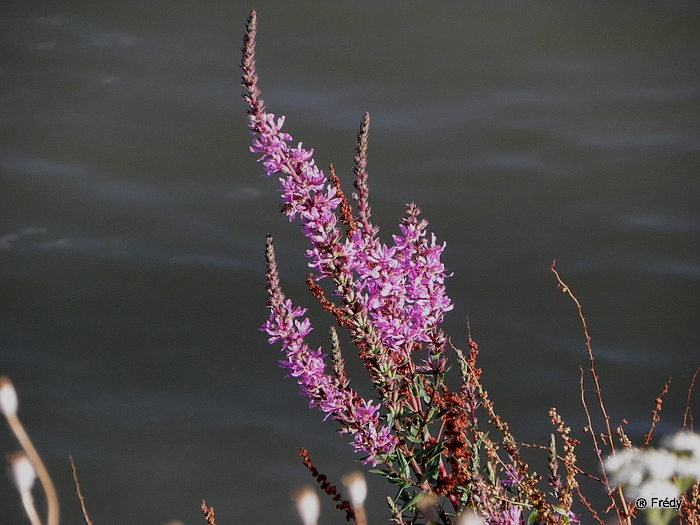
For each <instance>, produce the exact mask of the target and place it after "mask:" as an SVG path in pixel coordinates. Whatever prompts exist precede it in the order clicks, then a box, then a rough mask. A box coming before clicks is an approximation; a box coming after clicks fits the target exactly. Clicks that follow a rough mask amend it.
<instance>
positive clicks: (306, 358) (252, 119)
mask: <svg viewBox="0 0 700 525" xmlns="http://www.w3.org/2000/svg"><path fill="white" fill-rule="evenodd" d="M256 27H257V25H256V17H255V12H252V13H251V16H250V18H249V20H248V23H247V26H246V37H245V39H244V45H243V60H242V65H241V68H242V70H243V82H242V83H243V86H244V87H245V89H246V92H245V93H244V95H243V98H244V99H245V100H246V102H247V103H248V124H249V127H250V129H251V133H252V135H253V136H254V138H253V145H252V147H251V151H253V152H256V153H260V154H261V157H260V160H261V161H262V163H263V166H264V169H265V175H266V176H270V175H272V174H276V173H277V174H280V175H281V176H280V177H279V181H280V183H281V186H282V200H283V202H284V206H283V211H284V213H285V214H286V215H287V217H288V218H289V219H290V220H293V219H295V218H298V219H299V221H300V223H301V226H302V232H303V233H304V235H305V236H306V237H307V238H308V239H309V241H310V242H311V249H309V250H308V251H307V257H309V259H310V262H309V266H310V267H311V268H314V269H315V270H316V272H317V273H316V276H315V279H316V280H319V279H322V278H324V277H330V278H331V279H332V280H333V282H334V284H335V293H336V294H337V296H339V297H340V298H341V300H342V306H337V305H335V306H332V307H333V308H335V313H336V314H337V315H336V317H337V319H338V322H339V323H340V324H341V325H342V326H345V327H346V328H348V330H349V331H350V334H351V336H352V339H353V342H355V344H356V345H357V346H358V348H359V349H360V355H361V357H362V358H363V360H364V361H365V366H366V368H367V369H368V370H369V371H370V376H371V378H372V381H373V382H374V383H375V385H376V386H377V387H378V392H379V394H380V395H381V396H382V401H383V403H384V405H385V407H386V408H387V409H388V410H393V409H394V404H395V403H396V402H397V401H398V399H397V397H396V391H395V390H394V391H392V386H393V384H394V382H395V381H396V380H398V379H400V377H401V376H400V374H397V372H396V367H397V365H400V364H402V363H405V362H407V361H410V353H411V352H412V351H413V350H414V349H416V348H418V347H420V346H421V345H422V344H427V345H428V348H429V350H430V360H429V362H428V365H427V366H426V367H427V368H429V369H431V370H433V371H441V370H442V369H444V362H443V360H442V358H441V353H442V351H443V349H444V346H445V337H444V334H443V333H442V330H441V329H440V328H439V324H440V323H441V322H442V320H443V316H444V314H445V312H447V311H449V310H451V309H452V303H451V301H450V299H449V297H447V295H446V294H445V286H444V280H445V278H446V277H447V275H446V270H445V267H444V265H443V264H442V262H441V261H440V256H441V254H442V251H443V249H444V244H442V245H439V244H437V242H436V240H435V236H434V235H431V236H430V237H428V236H427V232H426V228H427V225H428V223H427V221H425V220H419V219H418V215H419V214H420V210H419V209H418V207H417V206H415V205H414V204H410V205H408V207H407V217H406V218H404V219H403V220H402V221H401V225H400V228H401V235H397V236H394V246H392V247H389V246H387V245H385V244H383V243H381V242H380V241H379V240H378V239H377V238H376V236H375V234H376V231H377V230H376V228H375V227H374V226H372V225H371V223H370V222H369V216H370V208H369V204H368V203H367V197H368V190H367V185H366V179H367V172H366V152H367V135H368V129H369V116H368V115H366V116H365V118H364V119H363V122H362V125H361V127H360V132H359V134H358V146H357V150H356V165H355V174H356V188H357V189H358V196H357V201H358V207H359V208H360V216H359V222H360V227H359V228H358V229H356V230H355V231H353V232H352V233H351V235H349V237H347V236H345V234H344V233H343V232H342V231H341V228H340V224H339V222H340V221H339V219H338V208H339V207H340V205H341V204H342V198H341V197H340V195H339V194H338V190H337V189H336V186H335V185H334V184H330V183H329V180H328V178H327V177H326V175H325V174H324V173H323V171H322V170H320V169H319V168H318V167H317V166H316V164H315V162H314V159H313V150H311V149H308V150H307V149H304V148H303V147H302V144H301V143H299V144H298V145H297V146H296V147H291V146H290V144H289V143H290V142H291V141H292V137H291V136H290V135H289V134H287V133H285V132H283V131H282V126H283V124H284V117H280V118H275V116H274V115H273V114H271V113H268V112H266V111H265V106H264V103H263V101H262V99H261V98H260V90H259V88H258V86H257V80H258V78H257V74H256V72H255V56H254V53H255V32H256ZM271 246H272V245H271V242H268V306H269V307H270V309H271V313H270V319H269V320H268V322H267V323H266V324H265V325H264V329H265V330H266V331H267V332H268V334H269V335H270V339H269V341H270V342H275V341H281V342H282V345H283V349H284V350H285V352H286V353H287V360H286V361H283V362H282V363H281V364H282V366H284V367H285V368H288V369H289V371H290V375H291V376H293V377H296V378H297V381H298V382H299V385H300V386H301V389H302V393H303V394H304V395H306V396H307V397H309V399H310V400H311V404H312V405H313V406H316V407H318V408H320V409H321V410H323V411H324V412H326V414H327V417H329V416H332V417H333V419H336V420H338V421H339V422H341V424H343V425H344V429H343V431H344V432H349V433H352V434H353V435H354V439H355V448H356V449H358V450H363V451H365V452H367V453H368V454H369V455H370V461H374V455H376V453H378V452H382V451H383V452H386V451H387V450H389V449H391V447H392V446H393V443H394V438H393V437H392V436H391V435H390V432H389V429H388V428H387V427H382V426H381V425H379V414H378V408H377V407H376V406H374V405H372V403H371V402H366V401H365V400H362V399H360V398H359V397H358V396H357V394H355V393H354V392H352V391H351V390H349V389H346V388H344V387H345V385H343V384H340V383H339V381H338V378H337V375H336V376H333V375H328V374H325V372H324V370H325V363H324V361H323V357H324V356H323V354H322V353H321V350H320V349H319V350H317V351H311V350H310V349H308V347H307V346H306V345H305V343H304V342H303V340H304V337H305V336H306V335H307V334H308V332H309V331H310V330H311V325H310V323H309V321H308V319H303V320H301V321H300V320H298V319H297V318H299V317H301V316H302V315H304V310H302V309H301V308H295V307H294V306H293V305H292V304H291V302H290V301H289V300H285V299H283V297H284V296H283V295H282V292H281V290H280V289H279V282H278V281H276V279H277V277H276V267H275V265H274V258H273V256H272V248H271ZM271 261H272V263H271ZM319 290H320V289H319ZM312 291H313V289H312ZM319 294H322V291H320V292H319ZM326 303H328V304H331V303H329V302H328V301H326ZM332 311H333V310H332Z"/></svg>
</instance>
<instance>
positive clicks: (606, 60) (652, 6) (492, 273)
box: [0, 0, 700, 525]
mask: <svg viewBox="0 0 700 525" xmlns="http://www.w3.org/2000/svg"><path fill="white" fill-rule="evenodd" d="M448 4H449V5H448ZM251 8H255V9H257V11H258V17H259V33H258V65H259V74H260V77H261V80H260V85H261V88H262V90H263V98H264V99H265V101H266V102H267V105H268V108H269V110H270V111H272V112H273V113H276V114H278V115H282V114H284V115H286V116H287V125H286V127H285V129H286V131H288V132H290V133H292V135H293V136H294V138H295V140H297V141H303V142H304V145H305V146H307V147H313V148H315V150H316V161H317V163H318V164H319V165H321V166H326V165H327V164H328V163H330V162H333V163H335V165H336V167H337V170H338V173H339V174H340V176H341V178H342V179H343V181H344V185H345V188H346V190H348V192H349V191H350V190H351V189H352V186H351V181H352V174H351V168H352V159H353V148H354V141H355V135H356V132H357V128H358V125H359V122H360V119H361V117H362V114H363V112H365V111H369V112H370V113H371V116H372V127H371V132H370V143H369V144H370V145H369V173H370V187H371V198H372V206H373V211H374V215H373V217H374V222H375V224H377V225H379V226H380V227H381V228H382V230H381V232H380V234H381V235H382V236H383V238H384V240H385V241H387V242H388V241H389V240H390V237H389V236H390V235H391V234H392V233H396V232H397V231H398V228H397V224H398V222H399V220H400V218H401V216H402V214H403V211H404V207H405V203H407V202H411V201H415V202H416V203H417V204H418V205H419V206H421V208H422V209H423V212H424V217H425V218H427V219H428V220H429V221H430V224H431V226H430V229H431V230H432V231H434V232H435V233H436V234H437V236H438V238H439V239H440V240H441V241H446V242H447V250H446V252H445V254H444V260H445V262H446V264H447V266H448V267H449V269H450V270H451V271H453V272H454V276H453V277H452V278H451V279H449V281H448V291H449V294H450V296H451V298H452V299H453V301H454V303H455V309H454V311H453V312H451V313H450V314H449V315H448V317H447V319H446V321H445V325H444V326H445V329H446V331H447V333H448V334H449V335H451V337H452V340H453V342H454V344H455V345H457V346H460V345H461V346H463V347H464V346H465V344H464V342H465V339H466V327H465V318H466V316H467V315H468V316H469V319H470V323H471V331H472V336H473V337H474V339H475V340H476V341H477V342H478V343H479V344H480V348H481V365H482V367H483V369H484V375H483V381H484V384H485V386H486V388H487V389H488V390H489V392H490V394H491V396H492V398H493V399H494V401H495V402H496V406H497V409H498V410H499V411H500V413H501V414H502V416H503V417H504V418H505V419H507V420H508V421H509V422H510V424H511V427H512V429H513V431H514V433H515V435H516V437H517V438H519V439H521V440H524V441H536V442H539V443H543V444H544V443H546V442H547V439H548V436H549V433H550V432H551V431H552V427H551V425H550V423H549V418H548V416H547V410H548V409H549V408H550V406H554V405H556V406H557V407H558V408H559V411H560V413H561V414H562V415H563V417H564V418H565V420H566V421H567V423H568V424H570V425H571V426H572V427H573V428H574V434H575V435H576V436H577V437H579V438H580V439H582V440H583V444H582V445H581V446H580V447H579V449H580V450H579V457H580V458H581V460H582V461H583V463H584V465H586V466H588V467H589V468H591V469H595V464H594V463H593V462H592V457H593V454H592V452H591V448H592V447H591V446H590V445H589V441H588V437H587V436H585V435H583V434H582V432H581V430H582V428H583V426H584V425H585V418H584V414H583V411H582V409H581V406H580V399H579V398H580V392H579V365H583V366H584V368H585V367H587V358H586V353H585V346H584V337H583V334H582V330H581V326H580V322H579V319H578V317H577V312H576V308H575V305H574V304H573V302H572V301H571V300H570V299H569V298H568V297H567V296H566V295H564V294H562V293H561V292H558V291H557V289H556V281H555V278H554V276H553V275H552V274H551V272H550V271H549V269H548V268H549V265H550V263H551V262H552V260H553V259H555V258H556V260H557V268H558V269H559V271H560V272H561V274H562V276H563V277H564V279H565V280H566V282H567V283H568V284H569V285H570V286H571V288H572V289H573V291H574V292H575V293H576V294H577V296H578V298H579V299H580V301H581V302H582V303H583V307H584V313H585V314H586V316H587V320H588V324H589V329H590V334H591V336H592V338H593V339H592V344H593V347H594V350H595V352H596V355H597V358H598V359H597V361H596V363H597V367H598V372H599V374H600V376H601V381H602V385H603V393H604V395H605V398H606V400H607V408H608V411H609V412H610V414H611V419H612V423H613V424H617V422H618V421H619V420H621V419H622V418H626V419H627V420H628V421H629V424H628V425H627V429H628V432H629V434H630V435H631V436H632V437H633V438H634V439H636V440H637V442H639V438H640V436H641V435H642V434H643V433H644V432H645V431H646V430H647V429H648V426H649V420H650V412H651V409H652V408H653V406H654V398H655V397H656V396H657V395H658V393H659V392H660V390H661V388H662V386H663V384H664V382H665V381H666V380H667V379H668V378H669V376H673V382H672V384H671V390H670V392H669V394H668V395H667V397H666V403H665V406H664V410H663V412H662V420H661V422H660V423H659V428H658V432H659V434H662V433H664V432H672V431H674V430H676V429H678V428H679V426H680V424H681V423H682V416H683V411H684V408H685V398H686V395H687V388H688V385H689V382H690V378H691V376H692V373H693V371H694V369H695V368H696V367H697V366H698V365H700V352H699V351H698V342H699V341H700V325H699V323H698V319H700V315H699V314H700V254H699V242H698V241H699V240H700V238H699V234H700V208H699V206H698V204H699V202H700V201H699V198H700V171H699V168H700V120H699V118H700V69H699V68H698V64H699V63H700V5H698V4H697V3H696V2H690V1H687V2H680V1H679V2H672V1H665V2H635V3H618V2H615V3H613V4H610V3H607V2H597V1H594V2H586V3H583V4H577V3H570V2H567V3H563V4H559V3H552V2H541V3H539V2H506V1H497V2H488V3H484V2H460V3H456V2H451V3H442V4H441V3H431V5H430V6H428V3H427V2H412V1H409V2H395V1H389V2H378V3H375V2H343V3H340V2H301V3H292V2H272V1H264V0H259V1H258V2H257V3H253V4H251V3H249V2H240V1H237V0H232V1H227V2H223V1H218V0H215V1H210V2H193V1H188V0H175V1H169V2H164V1H156V0H154V1H148V2H141V1H139V2H136V1H132V0H125V1H122V2H118V3H115V2H85V1H63V2H41V1H32V2H25V1H15V0H3V2H2V4H1V5H0V78H1V79H2V81H1V82H0V185H1V186H0V287H1V288H0V293H1V296H0V297H1V299H0V374H4V375H8V376H10V377H11V379H12V381H13V382H14V385H15V387H16V389H17V391H18V393H19V396H20V417H21V418H22V420H23V421H24V423H25V424H26V426H27V428H28V431H29V433H30V436H32V438H33V439H34V442H35V444H36V446H37V448H38V449H39V451H40V452H41V454H42V455H43V458H44V459H45V461H46V463H47V465H48V468H49V470H50V472H51V473H52V476H53V479H54V481H55V482H56V484H57V486H58V490H59V493H60V499H61V503H62V517H63V521H62V522H63V523H80V522H81V520H82V518H81V513H80V507H79V505H78V501H77V498H76V497H75V493H74V486H73V482H72V478H71V472H70V466H69V462H68V455H69V454H71V455H72V456H73V457H74V459H75V462H76V465H77V468H78V475H79V478H80V482H81V485H82V490H83V494H84V496H85V498H86V504H87V509H88V512H89V514H90V517H91V518H92V520H93V522H94V523H95V525H117V524H122V523H132V524H143V525H161V524H164V523H169V522H171V521H173V520H180V521H181V522H183V523H184V524H186V525H192V524H195V523H203V519H202V516H201V513H200V511H199V503H200V500H201V499H202V498H204V499H206V501H207V503H208V504H209V505H212V506H214V507H215V508H216V516H217V521H218V523H220V524H221V525H225V524H226V523H242V522H245V523H260V524H262V523H295V517H294V513H293V511H292V507H291V503H290V500H289V493H290V492H291V491H292V490H294V489H295V488H297V487H299V486H300V485H302V484H306V483H312V482H313V480H312V478H311V476H310V475H309V473H308V472H307V471H306V469H305V468H304V467H303V465H302V463H301V461H300V459H299V458H298V456H297V452H298V449H299V447H301V446H305V447H307V448H308V449H309V450H310V451H311V455H312V458H313V459H314V461H315V462H316V464H317V467H318V468H319V469H320V470H321V471H322V472H324V473H326V474H327V475H328V476H329V477H331V479H332V480H335V481H336V482H339V479H340V477H341V476H342V474H343V473H345V472H347V471H349V470H352V469H354V468H357V467H359V466H360V465H359V463H357V457H355V456H354V455H353V453H352V450H351V448H350V447H349V446H348V445H347V442H348V439H347V436H342V437H338V436H336V435H335V430H336V427H335V426H334V424H333V423H332V422H327V423H323V422H322V417H321V414H320V413H317V412H311V411H309V410H308V409H307V401H306V400H305V399H304V398H302V397H300V396H298V395H297V388H296V385H295V383H294V382H293V381H291V380H285V379H284V378H283V377H284V371H283V370H281V369H279V368H278V364H277V362H278V360H279V359H280V357H281V354H280V352H279V349H278V347H276V346H275V347H270V346H268V345H267V342H266V336H265V335H264V334H262V333H260V332H259V331H258V328H259V327H260V325H261V324H262V323H263V321H264V320H265V319H266V316H267V311H266V308H265V291H264V259H263V248H264V239H265V234H266V233H267V232H271V233H272V234H273V235H274V236H275V237H276V239H277V240H276V247H277V250H278V260H279V264H280V270H281V275H282V279H283V286H284V288H285V291H286V293H287V294H288V295H289V296H290V297H292V298H293V299H294V300H295V301H296V302H297V303H299V304H301V305H304V306H306V307H309V308H310V309H311V314H312V319H313V321H314V326H315V327H316V330H315V331H314V333H313V334H312V336H313V337H312V338H311V343H312V344H313V345H318V344H324V342H325V333H326V330H327V327H328V326H329V324H331V323H332V319H331V317H330V316H327V315H323V314H322V313H319V308H318V307H317V306H316V305H315V302H314V300H313V299H312V298H311V297H310V294H309V293H308V291H307V290H306V289H305V285H304V282H303V276H304V275H305V273H306V271H307V268H306V260H305V259H304V256H303V252H304V250H305V248H306V243H305V240H304V238H303V237H302V235H301V234H300V233H299V227H298V224H296V223H292V224H289V223H288V222H287V220H286V219H285V218H284V217H283V216H282V215H281V214H280V213H279V209H280V202H279V195H278V192H277V182H276V181H275V180H268V179H264V178H262V177H260V174H261V173H262V167H261V166H260V165H259V164H257V163H256V157H255V156H254V155H253V154H251V153H249V151H248V146H249V143H250V137H249V135H248V132H247V128H246V119H245V107H244V104H243V102H242V100H241V99H240V96H239V95H240V92H241V88H240V86H239V67H238V64H239V61H240V53H239V48H240V45H241V38H242V35H243V30H244V23H245V19H246V17H247V15H248V12H249V11H250V9H251ZM345 349H346V354H347V357H348V360H349V367H350V369H351V376H352V377H353V385H356V386H357V388H358V389H360V391H362V392H363V393H364V394H365V395H367V396H371V392H370V391H369V390H368V385H367V379H366V377H365V375H364V373H363V371H362V369H361V366H359V364H358V363H357V362H356V361H354V360H353V359H352V353H353V352H352V347H351V346H350V345H347V344H346V345H345ZM587 389H588V391H589V392H592V390H593V387H592V384H591V383H590V382H589V383H587ZM696 397H698V396H696ZM697 403H700V401H696V402H695V404H696V405H697ZM589 405H590V406H591V407H594V401H593V399H592V398H590V400H589ZM696 415H697V411H696ZM597 421H599V419H597ZM599 428H601V427H599ZM16 446H17V445H16V443H15V440H14V438H13V436H12V435H11V434H10V432H9V429H7V428H6V425H4V424H3V425H0V453H2V454H4V453H6V452H10V451H12V450H14V449H15V448H16ZM531 460H532V462H533V464H534V465H535V466H536V467H537V470H538V471H540V472H544V461H543V458H542V457H541V456H538V455H536V454H535V455H532V459H531ZM369 481H370V490H371V492H372V493H371V495H370V509H369V514H370V520H371V523H374V524H378V523H386V522H387V518H388V511H387V510H386V506H385V502H384V500H385V497H386V496H387V495H393V488H392V487H390V486H389V485H388V484H385V483H384V481H383V479H381V478H376V477H375V478H370V480H369ZM589 493H590V494H591V495H592V499H593V500H595V501H597V502H600V500H596V498H602V496H603V494H602V490H601V489H600V488H598V487H595V486H592V487H591V486H589ZM37 499H38V500H40V501H42V498H41V497H40V493H39V492H37ZM322 518H323V523H324V524H340V523H344V519H343V515H342V514H341V513H339V512H336V511H334V510H333V509H332V505H330V504H329V503H328V502H327V501H324V506H323V513H322ZM24 519H25V518H24V516H23V515H22V513H21V507H20V503H19V499H18V498H17V497H16V494H15V493H14V489H13V488H12V486H11V485H10V483H9V481H8V480H7V479H6V478H5V477H4V476H0V523H2V524H18V523H24V522H25V521H23V520H24Z"/></svg>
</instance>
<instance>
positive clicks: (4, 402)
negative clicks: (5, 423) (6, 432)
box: [0, 376, 17, 417]
mask: <svg viewBox="0 0 700 525" xmlns="http://www.w3.org/2000/svg"><path fill="white" fill-rule="evenodd" d="M0 412H2V413H3V415H4V416H5V417H10V416H14V415H16V414H17V392H15V387H14V386H12V381H10V378H9V377H6V376H2V377H0Z"/></svg>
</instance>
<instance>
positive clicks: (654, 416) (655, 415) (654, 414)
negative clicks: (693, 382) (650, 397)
mask: <svg viewBox="0 0 700 525" xmlns="http://www.w3.org/2000/svg"><path fill="white" fill-rule="evenodd" d="M672 379H673V378H672V377H669V378H668V381H666V383H665V384H664V387H663V388H662V389H661V393H660V394H659V396H658V397H657V398H656V399H655V400H654V403H655V404H654V409H653V410H652V411H651V427H650V428H649V430H648V431H647V433H646V434H644V447H646V446H647V445H649V443H650V442H651V435H652V434H653V433H654V428H656V424H657V423H658V422H659V421H661V416H660V415H659V412H661V406H662V405H663V403H664V396H665V395H666V394H667V393H668V387H669V385H670V384H671V380H672Z"/></svg>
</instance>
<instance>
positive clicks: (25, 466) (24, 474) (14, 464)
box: [7, 452, 36, 494]
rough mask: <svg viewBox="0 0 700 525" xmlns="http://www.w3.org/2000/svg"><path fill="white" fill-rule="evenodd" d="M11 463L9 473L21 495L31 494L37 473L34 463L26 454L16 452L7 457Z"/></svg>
mask: <svg viewBox="0 0 700 525" xmlns="http://www.w3.org/2000/svg"><path fill="white" fill-rule="evenodd" d="M7 461H8V462H9V464H10V465H9V469H8V470H9V471H10V472H9V473H10V478H11V479H12V482H13V483H14V484H15V487H17V490H18V491H19V493H20V494H24V493H26V492H30V491H31V490H32V487H33V486H34V480H35V479H36V471H35V470H34V466H33V465H32V462H31V461H29V458H28V457H27V455H26V454H25V453H24V452H15V453H14V454H8V455H7Z"/></svg>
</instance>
